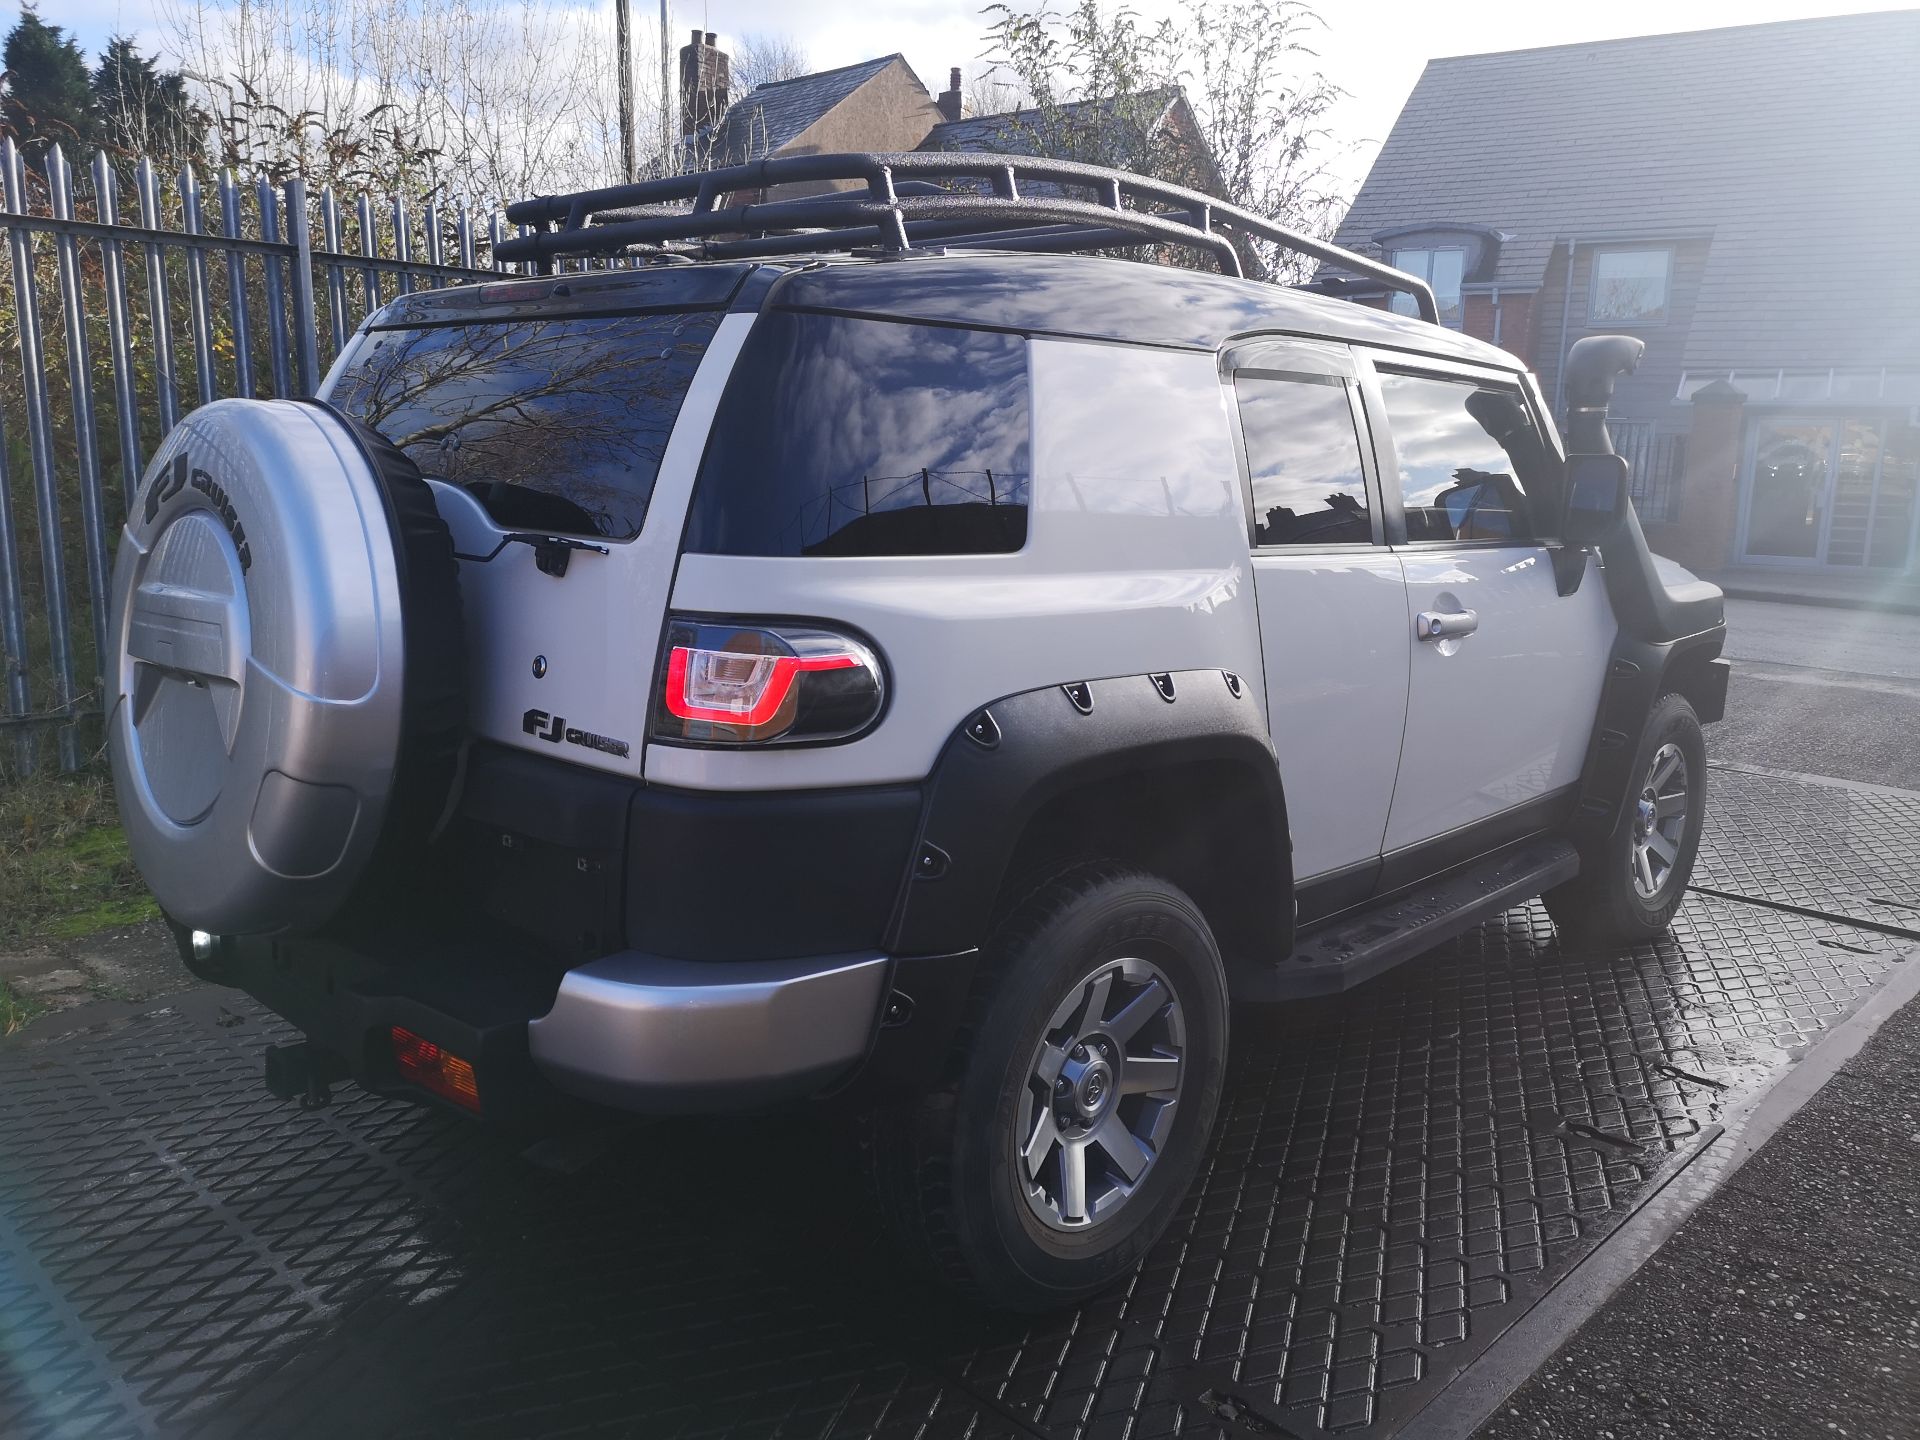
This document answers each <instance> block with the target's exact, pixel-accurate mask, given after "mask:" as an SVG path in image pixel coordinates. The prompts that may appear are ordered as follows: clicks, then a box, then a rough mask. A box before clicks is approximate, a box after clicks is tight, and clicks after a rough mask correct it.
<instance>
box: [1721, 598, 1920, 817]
mask: <svg viewBox="0 0 1920 1440" xmlns="http://www.w3.org/2000/svg"><path fill="white" fill-rule="evenodd" d="M1726 653H1727V655H1728V657H1729V658H1730V659H1732V660H1733V662H1734V665H1733V684H1732V686H1731V688H1730V689H1729V691H1728V695H1727V718H1726V719H1725V720H1724V721H1723V722H1721V723H1720V724H1719V725H1716V726H1713V727H1711V728H1710V729H1709V730H1708V731H1707V749H1708V752H1709V753H1710V754H1711V755H1712V756H1713V758H1715V759H1716V760H1734V761H1739V762H1742V763H1745V764H1748V765H1764V766H1768V767H1770V768H1772V769H1776V770H1797V771H1801V772H1804V773H1808V774H1814V775H1831V776H1834V777H1837V778H1839V779H1842V780H1860V781H1865V782H1867V783H1868V784H1873V785H1893V786H1898V787H1899V788H1900V789H1903V790H1920V615H1888V614H1881V613H1878V612H1874V611H1863V610H1840V609H1834V608H1830V607H1827V606H1819V605H1786V604H1778V603H1775V602H1773V601H1768V600H1729V601H1728V602H1727V649H1726Z"/></svg>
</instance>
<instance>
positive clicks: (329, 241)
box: [320, 185, 347, 355]
mask: <svg viewBox="0 0 1920 1440" xmlns="http://www.w3.org/2000/svg"><path fill="white" fill-rule="evenodd" d="M320 245H321V248H322V249H324V250H325V251H326V252H327V320H328V322H329V323H330V324H331V325H332V327H333V353H334V354H335V355H338V354H339V353H340V352H341V351H342V350H344V349H346V348H347V277H346V274H345V273H344V272H343V271H342V270H341V269H340V254H341V250H340V202H339V201H338V200H337V199H335V198H334V194H333V186H331V185H322V186H321V187H320Z"/></svg>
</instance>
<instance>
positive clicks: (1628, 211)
mask: <svg viewBox="0 0 1920 1440" xmlns="http://www.w3.org/2000/svg"><path fill="white" fill-rule="evenodd" d="M1916 76H1920V11H1904V12H1896V13H1885V14H1875V15H1854V16H1846V17H1842V18H1838V19H1825V20H1795V21H1785V22H1780V23H1775V24H1766V25H1749V26H1740V27H1737V28H1732V29H1724V30H1706V31H1698V32H1693V33H1690V34H1681V35H1656V36H1644V37H1638V38H1634V39H1628V40H1612V41H1603V42H1599V43H1594V44H1586V45H1562V46H1554V47H1551V48H1546V49H1536V50H1522V51H1512V52H1508V53H1503V54H1492V55H1467V56H1459V57H1455V58H1450V59H1440V60H1434V61H1431V62H1429V64H1428V65H1427V68H1426V70H1425V72H1424V73H1423V75H1422V76H1421V79H1420V82H1419V84H1418V85H1417V86H1416V87H1415V89H1414V91H1413V94H1412V95H1411V96H1410V97H1409V99H1408V101H1407V103H1406V106H1405V108H1404V109H1403V110H1402V111H1401V113H1400V117H1399V119H1398V121H1397V122H1396V123H1395V125H1394V127H1393V130H1392V132H1391V134H1390V135H1389V136H1388V138H1387V141H1386V144H1385V146H1384V147H1383V148H1382V150H1381V152H1380V155H1379V158H1378V159H1377V160H1376V161H1375V162H1374V165H1373V168H1372V171H1371V172H1370V173H1369V175H1368V176H1367V179H1366V182H1365V184H1364V185H1363V186H1362V188H1361V190H1360V193H1359V196H1358V197H1357V198H1356V199H1355V201H1354V204H1353V208H1352V210H1351V211H1350V212H1349V214H1348V216H1347V218H1346V220H1345V221H1344V222H1343V223H1342V225H1341V227H1340V230H1339V234H1338V239H1339V241H1340V243H1342V244H1345V245H1348V246H1352V247H1354V248H1356V249H1359V250H1362V251H1364V252H1367V253H1372V254H1378V255H1380V256H1382V257H1383V258H1385V259H1387V260H1388V261H1390V262H1391V263H1393V264H1395V265H1398V266H1399V267H1400V268H1402V269H1405V270H1408V271H1411V272H1413V273H1415V274H1419V275H1422V276H1423V277H1425V278H1426V279H1428V280H1429V281H1430V282H1431V283H1432V284H1433V286H1434V289H1435V291H1436V292H1437V294H1438V296H1439V299H1440V303H1441V307H1442V310H1443V314H1444V316H1445V319H1446V321H1447V323H1448V324H1451V325H1454V326H1456V327H1458V328H1461V329H1463V330H1466V331H1467V332H1469V333H1471V334H1474V335H1477V336H1479V337H1481V338H1483V339H1487V340H1491V341H1493V342H1494V343H1495V344H1499V345H1502V346H1504V347H1505V348H1507V349H1509V350H1511V351H1513V352H1514V353H1515V354H1517V355H1519V356H1521V357H1522V358H1523V359H1525V360H1526V361H1527V362H1528V363H1529V364H1531V365H1532V366H1533V367H1534V368H1535V370H1537V371H1538V372H1539V375H1540V378H1541V383H1542V385H1543V387H1544V389H1545V391H1546V393H1547V395H1548V396H1549V397H1550V398H1551V399H1552V401H1553V403H1554V404H1555V406H1556V408H1559V407H1560V404H1561V397H1560V395H1559V385H1560V362H1561V359H1562V357H1563V356H1565V354H1566V352H1567V348H1568V346H1569V345H1571V344H1572V343H1573V342H1574V341H1575V340H1577V339H1579V338H1580V337H1581V336H1583V335H1588V334H1597V333H1606V332H1617V333H1625V334H1632V335H1637V336H1639V337H1640V338H1641V339H1643V340H1645V341H1646V342H1647V352H1646V356H1645V358H1644V360H1643V361H1642V363H1641V366H1640V369H1639V371H1638V372H1637V373H1636V374H1635V375H1633V376H1630V377H1626V378H1625V379H1623V381H1622V383H1621V385H1620V387H1619V390H1618V392H1617V398H1616V404H1615V408H1614V412H1613V413H1614V415H1615V417H1616V423H1615V427H1614V429H1615V443H1616V446H1617V448H1619V449H1620V450H1621V451H1622V453H1624V454H1626V455H1628V456H1629V458H1630V459H1631V460H1632V461H1633V462H1634V464H1635V470H1636V477H1635V486H1636V494H1637V496H1638V498H1639V508H1640V510H1641V515H1642V519H1643V520H1644V521H1645V522H1646V527H1647V532H1648V537H1649V539H1650V540H1651V541H1652V542H1653V544H1654V547H1655V548H1656V549H1657V550H1661V551H1662V552H1664V553H1666V554H1669V555H1672V556H1673V557H1675V558H1676V559H1679V560H1681V561H1683V562H1685V563H1687V564H1689V565H1691V566H1693V567H1695V568H1697V569H1701V570H1705V571H1708V572H1719V571H1724V570H1725V569H1727V568H1728V567H1732V566H1740V567H1749V566H1750V567H1755V569H1759V568H1760V567H1771V569H1770V570H1769V573H1780V572H1784V571H1786V570H1788V569H1798V570H1800V571H1802V572H1816V571H1817V572H1820V573H1821V574H1824V575H1829V576H1832V575H1840V574H1846V573H1851V574H1853V575H1860V576H1865V575H1868V574H1869V573H1871V574H1873V575H1878V576H1880V577H1883V578H1886V579H1889V580H1893V579H1894V577H1905V578H1906V582H1907V583H1911V582H1912V581H1913V580H1914V578H1915V577H1916V576H1920V503H1917V497H1916V491H1917V490H1920V250H1916V236H1920V183H1916V181H1917V180H1920V171H1917V170H1916V159H1915V156H1916V154H1920V83H1916ZM1374 303H1381V304H1384V303H1387V302H1386V300H1385V299H1384V298H1383V297H1382V298H1379V299H1377V300H1376V301H1375V302H1374Z"/></svg>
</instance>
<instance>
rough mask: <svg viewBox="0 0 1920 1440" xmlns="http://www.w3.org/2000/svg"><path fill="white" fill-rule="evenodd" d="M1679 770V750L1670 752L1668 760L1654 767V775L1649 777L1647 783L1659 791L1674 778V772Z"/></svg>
mask: <svg viewBox="0 0 1920 1440" xmlns="http://www.w3.org/2000/svg"><path fill="white" fill-rule="evenodd" d="M1679 768H1680V752H1679V751H1678V750H1669V751H1668V752H1667V755H1666V758H1665V759H1663V760H1661V761H1660V762H1659V763H1658V764H1657V765H1655V766H1654V767H1653V774H1652V775H1651V776H1649V777H1648V780H1647V783H1648V784H1649V785H1651V786H1652V787H1653V788H1654V789H1655V790H1658V789H1659V788H1660V787H1661V786H1662V785H1664V784H1666V783H1667V781H1669V780H1671V779H1672V778H1673V772H1674V771H1675V770H1678V769H1679Z"/></svg>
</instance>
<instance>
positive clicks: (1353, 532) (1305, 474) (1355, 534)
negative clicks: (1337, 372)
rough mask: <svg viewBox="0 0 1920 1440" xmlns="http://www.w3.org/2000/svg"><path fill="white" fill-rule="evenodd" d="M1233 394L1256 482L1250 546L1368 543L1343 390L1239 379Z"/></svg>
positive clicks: (1361, 478)
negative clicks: (1251, 543) (1238, 404)
mask: <svg viewBox="0 0 1920 1440" xmlns="http://www.w3.org/2000/svg"><path fill="white" fill-rule="evenodd" d="M1233 393H1234V395H1235V396H1236V398H1237V399H1238V400H1239V402H1240V433H1241V435H1242V436H1243V437H1244V438H1245V440H1246V445H1247V469H1248V472H1249V473H1250V474H1251V476H1252V478H1253V539H1254V543H1255V544H1256V545H1337V544H1353V545H1365V544H1367V543H1369V542H1370V541H1371V540H1372V539H1373V524H1372V521H1371V520H1370V519H1369V518H1368V515H1367V483H1366V477H1365V474H1364V472H1363V471H1362V470H1361V468H1360V436H1359V433H1358V432H1357V431H1355V429H1354V428H1353V407H1352V405H1351V404H1350V403H1349V402H1348V399H1347V386H1346V382H1345V381H1343V380H1341V379H1339V378H1338V377H1336V376H1330V375H1329V376H1320V375H1297V376H1287V377H1285V378H1280V377H1276V376H1267V375H1255V374H1241V375H1236V376H1234V377H1233Z"/></svg>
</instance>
